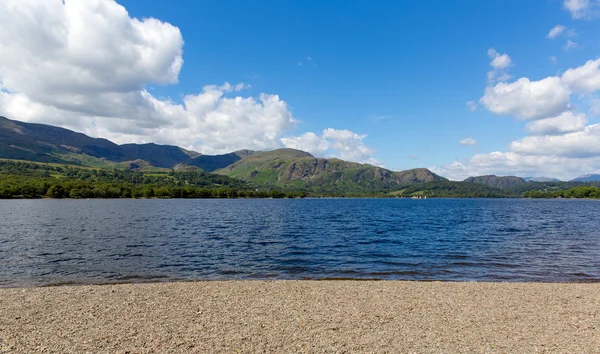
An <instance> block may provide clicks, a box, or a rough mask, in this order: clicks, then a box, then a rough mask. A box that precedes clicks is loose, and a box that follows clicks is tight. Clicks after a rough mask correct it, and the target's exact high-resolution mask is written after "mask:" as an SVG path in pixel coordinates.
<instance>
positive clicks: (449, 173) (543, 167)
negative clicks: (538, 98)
mask: <svg viewBox="0 0 600 354" xmlns="http://www.w3.org/2000/svg"><path fill="white" fill-rule="evenodd" d="M431 170H432V171H433V172H435V173H437V174H439V175H441V176H444V177H447V178H450V179H452V180H463V179H465V178H467V177H469V176H481V175H488V174H495V175H499V176H520V177H526V176H547V177H555V178H559V179H562V180H571V179H573V178H576V177H578V176H581V175H585V174H591V173H598V171H600V157H597V156H594V157H587V158H568V157H561V156H554V155H548V156H535V155H523V154H518V153H514V152H499V151H496V152H492V153H490V154H478V155H475V156H473V157H472V158H471V159H469V160H468V161H464V162H460V161H455V162H453V163H452V164H449V165H447V166H443V167H435V166H434V167H432V168H431Z"/></svg>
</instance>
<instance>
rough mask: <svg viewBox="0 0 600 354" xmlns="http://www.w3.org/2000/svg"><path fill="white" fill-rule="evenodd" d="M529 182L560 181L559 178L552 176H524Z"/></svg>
mask: <svg viewBox="0 0 600 354" xmlns="http://www.w3.org/2000/svg"><path fill="white" fill-rule="evenodd" d="M523 179H524V180H525V181H527V182H560V180H559V179H556V178H551V177H523Z"/></svg>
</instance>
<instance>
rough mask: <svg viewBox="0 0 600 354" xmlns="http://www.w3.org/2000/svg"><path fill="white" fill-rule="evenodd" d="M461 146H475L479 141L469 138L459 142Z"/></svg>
mask: <svg viewBox="0 0 600 354" xmlns="http://www.w3.org/2000/svg"><path fill="white" fill-rule="evenodd" d="M459 143H460V146H475V145H477V140H475V139H473V138H471V137H467V138H464V139H462V140H461V141H459Z"/></svg>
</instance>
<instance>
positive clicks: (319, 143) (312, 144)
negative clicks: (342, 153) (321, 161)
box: [281, 132, 329, 156]
mask: <svg viewBox="0 0 600 354" xmlns="http://www.w3.org/2000/svg"><path fill="white" fill-rule="evenodd" d="M281 143H282V144H283V146H285V147H287V148H291V149H296V150H302V151H307V152H310V153H311V154H314V155H317V156H322V155H323V154H324V153H325V151H327V150H328V149H329V141H327V140H326V139H324V138H323V137H320V136H318V135H317V134H315V133H313V132H308V133H304V134H302V135H300V136H292V137H287V138H281Z"/></svg>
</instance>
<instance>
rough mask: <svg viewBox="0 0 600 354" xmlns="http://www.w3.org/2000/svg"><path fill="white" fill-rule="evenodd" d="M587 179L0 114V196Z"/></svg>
mask: <svg viewBox="0 0 600 354" xmlns="http://www.w3.org/2000/svg"><path fill="white" fill-rule="evenodd" d="M3 159H5V160H3ZM213 172H214V173H213ZM596 177H598V176H595V175H591V176H583V177H581V179H580V180H581V181H572V182H556V181H549V182H527V181H525V180H524V179H522V178H519V177H514V176H504V177H503V176H493V175H488V176H478V177H469V178H467V179H466V180H465V181H463V182H452V181H448V180H447V179H445V178H443V177H441V176H438V175H436V174H435V173H432V172H431V171H429V170H428V169H425V168H416V169H412V170H406V171H399V172H395V171H390V170H387V169H385V168H381V167H378V166H372V165H368V164H359V163H355V162H348V161H343V160H339V159H335V158H333V159H323V158H315V157H314V156H313V155H311V154H309V153H307V152H304V151H299V150H294V149H278V150H274V151H265V152H255V151H251V150H239V151H235V152H232V153H229V154H223V155H215V156H210V155H202V154H200V153H197V152H194V151H189V150H185V149H182V148H180V147H178V146H170V145H158V144H152V143H150V144H124V145H117V144H115V143H113V142H111V141H109V140H106V139H98V138H91V137H89V136H86V135H85V134H81V133H77V132H74V131H71V130H68V129H63V128H59V127H54V126H50V125H44V124H32V123H25V122H19V121H15V120H10V119H7V118H4V117H0V198H44V197H50V198H247V197H252V198H267V197H271V198H282V197H304V196H311V197H321V196H327V197H408V198H410V197H413V196H422V197H433V198H447V197H455V198H520V197H528V198H561V197H562V198H598V192H597V189H598V187H600V182H594V181H595V180H596V179H597V178H596Z"/></svg>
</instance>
